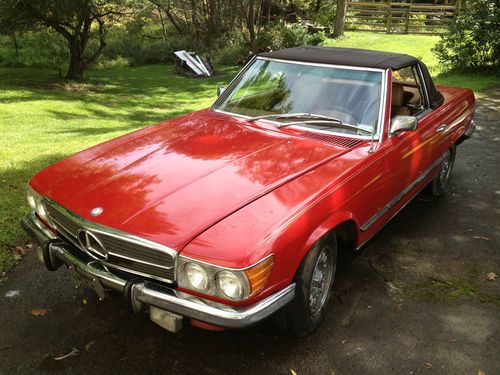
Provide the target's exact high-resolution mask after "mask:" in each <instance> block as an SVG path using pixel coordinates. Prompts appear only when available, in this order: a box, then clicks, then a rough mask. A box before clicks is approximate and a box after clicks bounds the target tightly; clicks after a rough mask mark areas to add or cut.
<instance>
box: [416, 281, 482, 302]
mask: <svg viewBox="0 0 500 375" xmlns="http://www.w3.org/2000/svg"><path fill="white" fill-rule="evenodd" d="M408 295H409V296H410V297H412V298H415V299H419V300H422V301H427V302H437V301H448V302H453V301H458V300H464V299H470V298H472V297H474V296H475V295H476V286H475V285H474V284H473V283H471V282H470V281H467V280H455V281H453V282H446V281H441V280H438V279H434V278H432V279H428V280H426V281H424V282H422V283H419V284H417V285H415V287H414V289H413V290H411V291H410V292H409V293H408Z"/></svg>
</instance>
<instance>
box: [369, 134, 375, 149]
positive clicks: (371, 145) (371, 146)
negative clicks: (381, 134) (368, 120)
mask: <svg viewBox="0 0 500 375" xmlns="http://www.w3.org/2000/svg"><path fill="white" fill-rule="evenodd" d="M374 138H375V129H374V130H373V131H372V138H371V139H370V149H369V150H368V153H369V154H373V141H374Z"/></svg>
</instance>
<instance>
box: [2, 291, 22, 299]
mask: <svg viewBox="0 0 500 375" xmlns="http://www.w3.org/2000/svg"><path fill="white" fill-rule="evenodd" d="M18 295H19V290H9V291H7V293H5V297H7V298H12V297H16V296H18Z"/></svg>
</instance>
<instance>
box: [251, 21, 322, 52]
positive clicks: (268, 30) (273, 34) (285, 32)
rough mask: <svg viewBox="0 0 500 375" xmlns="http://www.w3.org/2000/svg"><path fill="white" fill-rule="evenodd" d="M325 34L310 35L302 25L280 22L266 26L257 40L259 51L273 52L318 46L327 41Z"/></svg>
mask: <svg viewBox="0 0 500 375" xmlns="http://www.w3.org/2000/svg"><path fill="white" fill-rule="evenodd" d="M325 38H326V37H325V34H324V33H316V34H309V33H308V32H307V28H306V27H305V26H302V25H300V24H293V25H288V24H286V23H285V22H282V21H279V22H275V23H270V24H269V25H266V26H265V27H264V28H263V29H262V30H261V31H260V33H259V35H258V36H257V39H256V41H255V42H256V46H257V49H258V50H265V49H267V48H271V49H273V50H277V49H283V48H290V47H297V46H304V45H318V44H320V43H322V42H323V41H324V40H325Z"/></svg>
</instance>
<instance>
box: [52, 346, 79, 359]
mask: <svg viewBox="0 0 500 375" xmlns="http://www.w3.org/2000/svg"><path fill="white" fill-rule="evenodd" d="M79 352H80V351H79V350H78V349H77V348H73V349H71V351H70V352H69V353H68V354H64V355H61V356H59V357H55V358H54V359H55V360H56V361H60V360H61V359H65V358H68V357H73V356H75V355H78V353H79Z"/></svg>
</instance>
